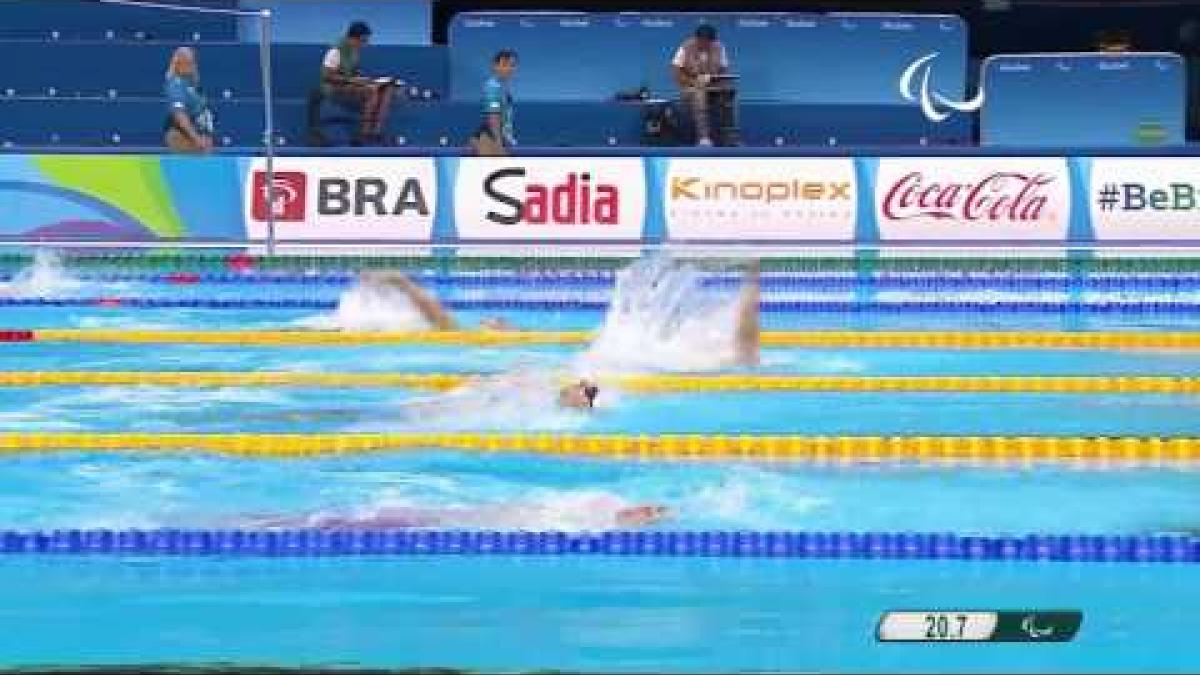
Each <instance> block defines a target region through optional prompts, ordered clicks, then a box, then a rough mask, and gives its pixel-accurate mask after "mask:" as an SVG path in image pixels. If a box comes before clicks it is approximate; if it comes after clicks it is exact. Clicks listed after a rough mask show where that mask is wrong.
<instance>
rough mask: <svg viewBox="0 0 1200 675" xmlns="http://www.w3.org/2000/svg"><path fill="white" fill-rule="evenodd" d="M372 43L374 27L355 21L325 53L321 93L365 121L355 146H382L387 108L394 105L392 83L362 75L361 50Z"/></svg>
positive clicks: (360, 128)
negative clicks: (371, 144) (377, 144)
mask: <svg viewBox="0 0 1200 675" xmlns="http://www.w3.org/2000/svg"><path fill="white" fill-rule="evenodd" d="M370 40H371V27H370V26H368V25H367V24H366V23H364V22H362V21H355V22H354V23H352V24H350V27H349V28H347V29H346V35H345V36H344V37H343V38H342V39H341V41H339V42H338V43H337V44H335V45H334V46H332V47H330V48H329V51H327V52H325V58H324V60H323V61H322V63H321V65H322V67H321V93H322V95H323V96H324V97H325V98H327V99H329V100H331V101H333V102H334V103H336V104H337V105H339V106H341V107H343V108H346V109H348V110H353V111H355V112H357V113H359V115H360V116H361V118H362V123H361V125H360V127H359V133H358V138H357V139H356V144H358V145H362V144H370V143H380V142H381V141H382V139H383V126H384V124H385V123H386V121H387V113H388V107H389V106H390V105H391V102H392V83H391V82H390V81H386V82H376V81H372V80H370V79H367V78H365V77H363V76H362V71H361V68H360V60H361V56H362V50H363V48H364V47H366V46H367V44H368V43H369V42H370Z"/></svg>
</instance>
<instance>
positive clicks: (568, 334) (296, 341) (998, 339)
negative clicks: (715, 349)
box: [31, 329, 1200, 350]
mask: <svg viewBox="0 0 1200 675" xmlns="http://www.w3.org/2000/svg"><path fill="white" fill-rule="evenodd" d="M592 337H593V336H592V333H590V332H587V331H422V332H365V331H309V330H269V331H268V330H259V331H167V330H106V329H100V330H96V329H39V330H35V331H33V334H32V336H31V338H32V340H34V341H42V342H47V341H53V342H111V343H134V344H232V345H243V346H245V345H260V346H285V345H293V346H298V345H308V346H311V345H323V346H351V345H401V344H428V345H467V346H488V347H498V346H513V345H551V344H557V345H577V344H584V343H587V342H588V341H589V340H591V339H592ZM762 343H763V345H765V346H768V347H863V348H936V349H1164V350H1200V332H1195V333H1181V332H1175V333H1137V332H1095V333H1091V332H1086V333H1085V332H1079V333H1076V332H1056V331H1011V332H1010V331H1000V332H996V331H990V332H974V331H920V332H897V331H878V332H875V331H862V332H860V331H767V332H764V333H763V334H762Z"/></svg>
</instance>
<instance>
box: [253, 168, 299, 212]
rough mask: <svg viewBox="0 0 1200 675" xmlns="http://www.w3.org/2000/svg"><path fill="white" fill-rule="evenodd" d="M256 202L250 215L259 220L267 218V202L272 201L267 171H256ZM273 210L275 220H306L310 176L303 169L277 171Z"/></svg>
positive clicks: (254, 188) (254, 187)
mask: <svg viewBox="0 0 1200 675" xmlns="http://www.w3.org/2000/svg"><path fill="white" fill-rule="evenodd" d="M252 188H253V190H254V197H253V198H254V203H253V205H252V207H251V211H250V215H251V216H252V217H253V218H254V219H255V220H258V221H264V220H267V204H268V203H269V202H272V199H271V197H272V195H271V194H270V193H271V190H268V189H267V172H266V171H255V172H254V184H253V186H252ZM274 193H275V194H274V195H273V196H274V200H273V203H272V207H273V209H272V211H274V215H275V220H277V221H281V222H292V223H299V222H304V207H305V205H306V204H307V201H308V199H307V198H308V194H307V193H308V177H307V176H305V175H304V173H303V172H302V171H276V172H275V190H274Z"/></svg>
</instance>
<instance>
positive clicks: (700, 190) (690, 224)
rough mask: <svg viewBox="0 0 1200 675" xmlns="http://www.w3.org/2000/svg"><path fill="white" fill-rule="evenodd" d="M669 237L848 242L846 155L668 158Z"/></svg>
mask: <svg viewBox="0 0 1200 675" xmlns="http://www.w3.org/2000/svg"><path fill="white" fill-rule="evenodd" d="M660 199H662V200H663V213H664V218H665V220H666V232H667V238H668V239H669V240H671V241H722V240H724V241H734V240H762V241H789V240H790V241H799V240H808V241H814V240H823V241H851V240H853V239H854V229H855V222H856V221H857V200H858V185H857V183H856V181H855V173H854V160H853V159H850V158H832V159H802V158H770V159H745V158H724V159H722V158H717V159H713V158H689V159H671V160H669V161H668V163H667V169H666V175H665V176H664V178H663V186H662V195H661V196H660Z"/></svg>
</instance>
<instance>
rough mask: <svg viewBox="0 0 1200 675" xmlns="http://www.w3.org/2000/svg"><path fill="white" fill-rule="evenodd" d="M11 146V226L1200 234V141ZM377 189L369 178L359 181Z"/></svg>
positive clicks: (720, 237) (694, 234)
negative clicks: (941, 150) (1181, 147)
mask: <svg viewBox="0 0 1200 675" xmlns="http://www.w3.org/2000/svg"><path fill="white" fill-rule="evenodd" d="M264 169H265V164H264V160H263V159H262V158H260V157H248V156H211V157H201V158H195V157H173V156H157V155H18V154H8V155H3V154H0V199H2V200H3V202H2V203H4V205H5V214H4V218H3V219H0V237H7V238H30V237H36V238H40V239H59V240H62V239H72V238H74V239H78V238H101V239H153V238H160V239H175V238H203V239H228V240H240V239H242V238H244V237H250V238H252V239H261V238H262V237H263V236H265V232H266V219H267V215H266V214H267V213H268V212H269V211H270V210H272V209H273V210H274V213H275V216H276V218H277V219H278V226H277V228H278V229H277V233H278V236H279V238H280V239H282V240H288V241H295V242H310V243H320V242H323V241H324V242H328V241H331V240H343V241H344V240H356V241H361V240H374V241H380V242H392V243H405V244H411V243H417V244H421V243H426V244H427V243H444V244H472V243H485V242H493V243H495V242H505V243H514V244H516V243H522V242H523V243H527V244H529V243H549V242H565V243H577V244H578V243H597V242H635V243H636V242H649V243H654V242H662V241H672V242H689V241H702V242H709V243H734V242H742V243H744V242H774V243H780V244H793V245H795V244H805V243H816V242H821V243H825V244H830V245H834V244H836V245H841V244H844V245H856V244H857V245H878V244H882V245H888V244H894V245H903V244H913V243H918V244H928V245H938V244H946V243H959V244H978V245H993V246H1005V247H1009V246H1016V245H1021V244H1042V245H1045V244H1050V245H1053V244H1061V245H1063V247H1064V248H1065V246H1066V245H1067V244H1071V245H1079V244H1087V243H1091V242H1123V243H1128V242H1157V243H1160V244H1162V243H1171V242H1175V243H1188V244H1190V245H1198V244H1200V241H1197V237H1196V236H1195V220H1196V217H1197V216H1198V215H1200V162H1197V161H1196V159H1195V158H1194V156H1188V155H1185V154H1180V155H1179V156H1172V157H1167V156H1147V155H1137V154H1129V155H1125V156H1117V155H1115V154H1114V155H1109V156H1067V155H1053V154H1036V155H1025V156H1020V155H1018V156H1010V155H1000V154H994V153H993V154H975V155H973V154H970V153H967V152H961V153H957V154H954V155H944V154H933V153H928V154H921V153H912V152H909V153H905V154H902V155H895V156H889V155H875V156H859V157H855V156H849V155H844V156H835V155H831V154H827V155H825V156H789V155H786V154H784V153H772V154H764V155H758V156H754V155H747V154H741V155H725V156H712V155H704V154H701V153H689V154H681V155H675V156H655V157H643V156H637V155H628V154H621V153H612V154H602V153H599V152H597V153H594V154H592V155H589V156H572V155H541V156H529V157H510V158H477V157H458V156H450V155H443V156H438V157H430V156H420V155H411V156H390V157H389V156H378V155H366V156H351V155H330V156H312V155H307V154H288V153H284V154H283V155H282V156H281V157H279V158H278V160H277V162H276V192H277V201H276V202H275V203H274V204H270V205H268V204H267V202H266V191H265V185H266V182H265V180H266V175H265V171H264ZM364 186H365V187H364Z"/></svg>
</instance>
